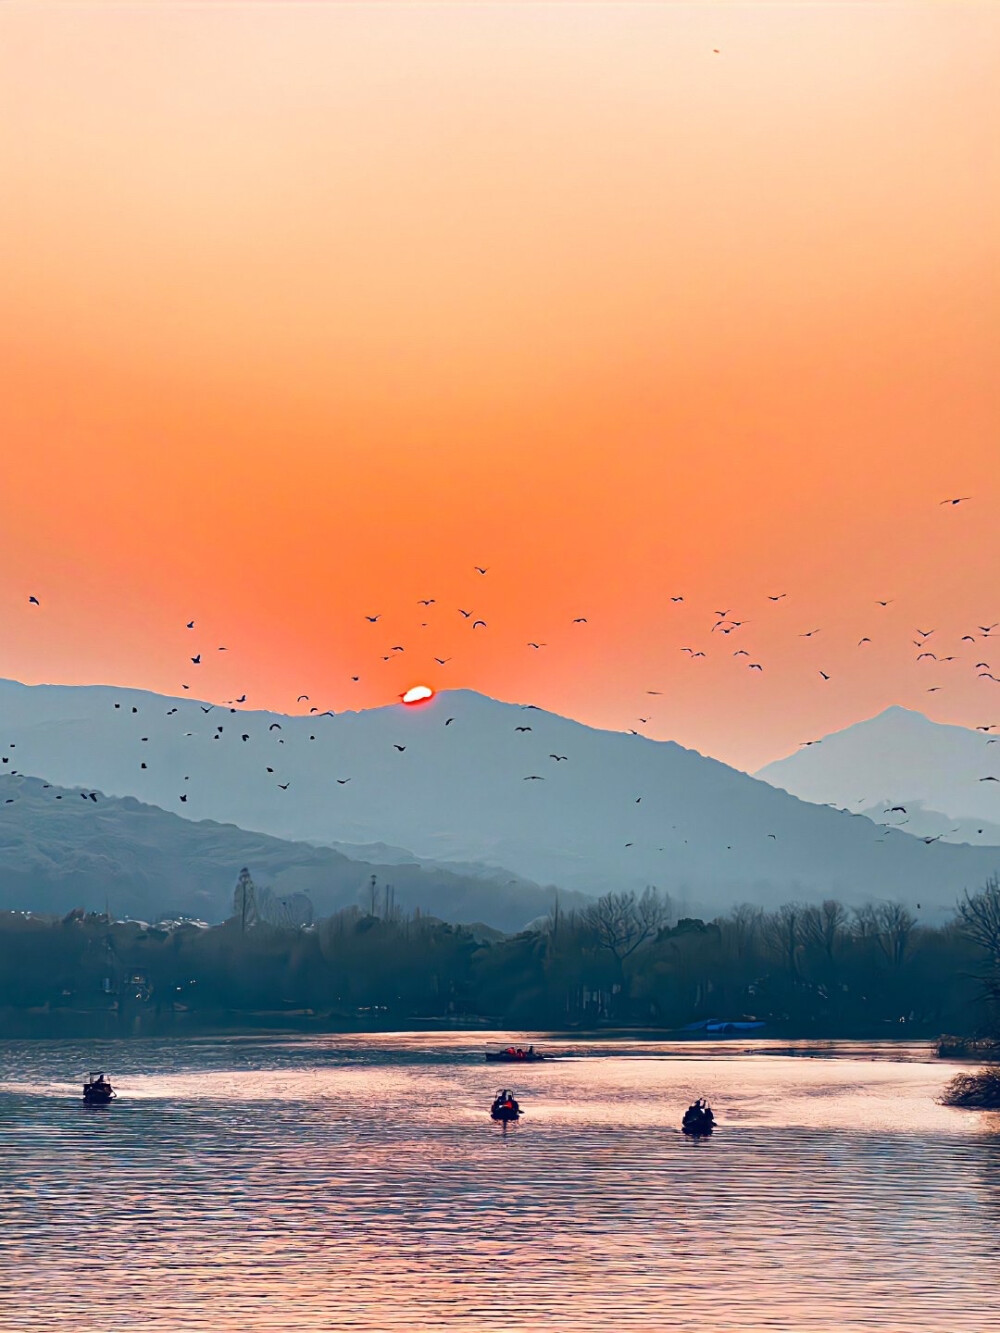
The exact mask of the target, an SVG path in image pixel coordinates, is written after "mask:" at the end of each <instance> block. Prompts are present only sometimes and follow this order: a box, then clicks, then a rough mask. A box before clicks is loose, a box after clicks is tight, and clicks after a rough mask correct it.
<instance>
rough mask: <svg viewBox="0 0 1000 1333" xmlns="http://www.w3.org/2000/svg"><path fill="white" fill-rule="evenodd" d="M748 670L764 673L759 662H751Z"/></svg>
mask: <svg viewBox="0 0 1000 1333" xmlns="http://www.w3.org/2000/svg"><path fill="white" fill-rule="evenodd" d="M703 656H704V654H703ZM747 670H748V671H763V670H764V668H763V667H762V666H761V664H760V663H759V662H750V663H748V664H747Z"/></svg>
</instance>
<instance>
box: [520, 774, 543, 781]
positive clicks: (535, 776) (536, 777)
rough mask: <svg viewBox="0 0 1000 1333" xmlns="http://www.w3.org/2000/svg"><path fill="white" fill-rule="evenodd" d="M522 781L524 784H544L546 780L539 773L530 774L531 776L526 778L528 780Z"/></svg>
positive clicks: (523, 779)
mask: <svg viewBox="0 0 1000 1333" xmlns="http://www.w3.org/2000/svg"><path fill="white" fill-rule="evenodd" d="M521 781H522V782H544V781H545V779H544V778H543V777H541V776H540V775H539V774H538V773H530V774H529V775H528V777H526V778H522V779H521Z"/></svg>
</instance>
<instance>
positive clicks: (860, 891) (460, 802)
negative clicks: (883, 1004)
mask: <svg viewBox="0 0 1000 1333" xmlns="http://www.w3.org/2000/svg"><path fill="white" fill-rule="evenodd" d="M449 719H451V720H450V721H449ZM244 736H246V737H247V739H246V740H243V737H244ZM556 756H558V758H557V757H556ZM0 757H2V758H5V759H6V760H8V761H9V762H8V763H7V764H6V765H5V766H4V767H5V769H10V768H14V767H16V768H17V769H19V770H20V771H22V772H29V773H33V774H36V775H39V776H42V777H45V778H46V779H47V780H48V781H53V782H57V783H60V784H62V785H64V786H86V787H88V788H94V789H99V790H101V791H104V792H107V793H109V794H112V795H117V796H129V795H131V796H141V797H142V798H143V799H144V800H146V801H148V802H152V803H155V804H157V805H161V806H163V807H164V808H166V809H170V810H172V811H175V812H176V813H178V814H183V816H184V817H185V818H186V819H188V820H191V819H212V820H217V821H220V822H225V823H235V824H237V825H239V826H240V827H241V828H244V829H252V830H257V831H260V832H263V833H268V834H271V835H272V836H275V837H279V838H283V839H291V840H295V841H309V842H315V843H333V842H341V843H344V842H347V843H353V844H365V843H372V842H385V843H387V844H391V845H392V846H394V847H396V848H405V849H407V850H409V851H411V852H413V853H414V854H415V855H416V856H418V857H420V858H426V859H432V860H435V861H439V862H440V861H447V862H454V861H461V862H484V863H487V864H489V865H493V866H504V867H509V868H510V870H511V871H512V872H514V874H517V875H522V876H525V877H527V878H529V879H532V880H534V881H535V882H536V883H540V884H545V885H547V884H556V885H559V886H562V887H568V888H573V889H578V890H582V891H584V892H590V893H600V892H603V891H605V890H607V889H621V888H642V887H643V886H644V885H646V884H656V885H658V886H659V887H660V888H662V889H665V890H667V891H668V892H670V893H671V894H672V895H673V896H674V898H675V899H677V900H679V902H680V904H681V906H682V908H686V909H689V910H698V911H708V912H712V911H718V910H721V909H723V908H725V907H726V906H728V905H730V904H731V903H733V902H734V901H739V900H744V899H752V900H754V901H757V902H760V903H763V904H765V905H766V904H774V903H777V902H780V901H786V900H788V899H790V898H797V899H815V898H818V897H823V896H827V895H835V896H839V897H842V898H844V899H845V900H847V901H855V902H856V901H859V900H863V899H866V898H868V897H872V896H876V897H903V898H907V899H910V900H914V901H916V900H919V901H920V902H922V903H923V904H924V907H925V908H927V907H929V906H931V905H934V906H937V907H943V906H948V905H950V904H951V903H953V902H954V899H955V897H956V895H957V894H959V893H960V892H961V891H962V890H963V889H964V888H966V887H972V886H975V885H977V884H979V883H980V882H981V881H982V880H983V879H984V878H985V876H986V875H987V874H988V873H990V872H991V871H992V870H993V869H994V868H995V867H996V866H997V865H998V864H1000V851H997V850H996V849H985V848H984V849H973V848H966V847H948V846H942V845H941V844H940V843H935V844H933V845H931V846H926V845H924V844H923V843H922V842H917V841H916V840H914V839H912V838H910V837H907V836H905V835H904V834H903V833H899V832H888V833H887V832H885V831H884V830H880V829H877V828H876V827H875V826H874V825H873V824H872V823H871V822H870V821H869V820H866V819H862V818H859V817H852V816H849V815H845V814H841V813H838V812H836V811H833V810H830V809H828V808H823V807H819V806H815V805H809V804H805V803H803V802H801V801H799V800H797V799H796V798H794V797H792V796H789V795H787V794H786V793H784V792H781V791H778V790H776V789H775V788H773V787H771V786H769V785H768V784H767V783H764V782H761V781H758V780H757V779H755V778H752V777H749V776H747V775H746V774H744V773H739V772H737V771H736V770H734V769H731V768H728V767H726V766H725V765H724V764H721V763H719V762H717V761H716V760H713V759H708V758H705V757H704V756H702V755H700V754H697V753H696V752H694V751H691V750H685V749H683V748H682V747H680V746H678V745H676V744H673V743H671V742H656V741H650V740H647V739H645V738H642V737H636V736H629V735H625V734H623V733H619V732H603V731H595V730H593V729H591V728H589V727H585V726H583V725H581V724H580V723H577V722H573V721H571V720H569V719H567V718H562V717H558V716H556V715H554V714H550V713H545V712H543V711H541V710H539V709H532V708H528V707H523V706H519V705H515V704H508V703H500V702H497V701H496V700H493V699H489V698H486V697H485V696H482V695H479V694H475V693H472V692H469V691H455V692H450V693H448V694H441V695H438V696H437V698H435V699H434V700H432V701H431V702H430V703H427V704H424V705H421V706H419V707H416V708H406V707H404V706H402V705H397V706H390V707H386V708H381V709H375V710H370V711H366V712H362V713H346V714H342V715H340V716H337V717H333V716H306V717H294V718H292V717H288V716H284V715H280V714H270V713H257V712H245V711H237V712H231V711H230V710H229V709H228V708H223V707H210V706H209V705H204V704H200V703H199V702H197V701H193V700H190V699H182V700H177V699H169V698H165V697H162V696H158V695H154V694H149V693H145V692H142V691H133V690H124V689H116V688H110V687H103V686H101V687H68V686H48V685H46V686H33V687H29V686H24V685H19V684H16V683H13V682H3V683H0ZM142 764H145V765H146V767H145V768H142V767H141V765H142ZM279 784H280V785H279ZM181 796H186V797H187V799H186V801H183V802H182V801H181V800H180V797H181ZM82 804H83V803H82V802H81V806H82ZM11 808H12V807H6V810H8V811H9V810H10V809H11ZM3 810H4V808H3V807H0V813H2V812H3ZM476 915H480V914H479V913H477V914H476Z"/></svg>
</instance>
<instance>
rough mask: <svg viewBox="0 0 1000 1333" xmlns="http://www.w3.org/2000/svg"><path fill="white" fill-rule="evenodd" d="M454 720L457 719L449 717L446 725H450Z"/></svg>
mask: <svg viewBox="0 0 1000 1333" xmlns="http://www.w3.org/2000/svg"><path fill="white" fill-rule="evenodd" d="M454 721H455V719H454V718H453V717H449V718H448V720H447V721H446V722H445V726H446V727H450V726H451V724H452V723H453V722H454Z"/></svg>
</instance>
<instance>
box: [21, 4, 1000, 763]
mask: <svg viewBox="0 0 1000 1333" xmlns="http://www.w3.org/2000/svg"><path fill="white" fill-rule="evenodd" d="M714 48H718V52H719V53H718V54H715V53H714ZM998 86H1000V8H998V7H997V6H993V5H987V4H978V5H973V4H968V5H961V4H947V5H944V4H942V5H906V4H901V5H893V6H889V5H886V6H881V5H877V4H861V5H841V4H837V5H833V4H831V5H826V6H820V5H804V4H802V5H780V4H779V5H768V6H754V5H745V6H735V5H734V6H730V5H718V6H710V5H698V6H683V5H659V6H654V5H628V4H616V5H614V6H612V5H607V6H599V5H574V4H571V3H560V4H549V5H544V4H539V5H528V4H507V5H494V6H488V5H482V6H478V5H474V4H469V5H461V4H451V5H422V4H419V3H413V4H406V5H369V6H361V5H354V6H346V5H345V6H334V5H326V6H321V5H314V6H310V5H292V6H280V5H271V6H268V5H250V4H245V5H241V4H238V3H234V4H231V5H203V6H202V5H197V4H192V5H183V6H175V5H154V4H141V3H140V4H133V5H117V4H114V5H112V4H109V5H104V6H97V5H93V6H89V5H83V4H79V5H73V6H63V5H46V4H33V5H26V4H23V5H19V4H12V5H5V6H4V7H3V9H2V11H0V123H2V125H3V129H2V130H0V143H2V149H0V152H2V160H3V179H4V189H3V193H2V196H0V291H2V293H3V298H2V308H3V312H4V313H3V319H2V320H0V382H2V384H3V391H2V394H0V488H2V509H0V515H2V523H0V607H2V608H3V610H2V616H3V619H2V622H0V675H6V676H12V677H17V678H21V679H27V680H41V679H46V680H64V681H113V682H120V683H127V684H135V685H143V686H146V687H149V688H155V689H161V690H164V691H170V692H177V691H178V689H179V685H180V683H181V682H188V683H190V684H191V686H192V691H197V692H199V693H201V694H204V695H208V696H212V697H220V698H221V697H226V696H228V695H230V694H236V693H242V692H243V691H244V690H246V691H247V692H248V693H249V694H250V696H251V702H252V703H255V704H257V705H259V706H269V707H291V706H294V700H295V696H296V695H297V694H299V693H301V692H302V691H308V692H309V693H310V694H311V695H312V696H313V699H314V700H315V699H320V700H322V701H323V702H324V706H326V705H327V704H328V705H329V706H332V707H335V708H338V709H339V708H344V707H350V706H368V705H373V704H377V703H382V702H385V701H387V700H391V699H393V698H394V697H395V696H396V694H397V693H398V692H399V691H401V690H403V689H405V688H406V687H407V686H408V685H410V684H413V683H414V682H415V681H417V680H427V681H428V682H429V683H430V684H431V685H434V686H436V687H445V686H447V685H463V686H470V687H473V688H477V689H481V690H484V691H486V692H488V693H491V694H494V695H497V696H499V697H502V698H511V699H527V698H530V699H532V700H534V701H536V702H538V703H540V704H543V705H545V706H547V707H552V708H555V709H557V710H559V711H562V712H565V713H570V714H572V715H574V716H577V717H580V718H582V719H583V720H585V721H589V722H593V723H597V724H600V725H608V726H615V727H622V728H627V727H635V728H636V729H637V730H641V731H643V732H644V733H645V734H649V735H654V736H661V737H673V738H676V739H678V740H680V741H682V742H683V743H685V744H688V745H693V746H695V747H697V748H699V749H702V750H704V751H706V752H708V753H712V754H716V755H718V756H719V757H720V758H724V759H726V760H728V761H730V762H735V763H738V764H740V765H745V766H756V765H757V764H759V763H762V762H764V761H766V760H767V759H770V758H773V757H775V756H776V755H777V754H780V753H783V752H785V751H787V750H788V749H791V748H794V746H795V745H796V744H797V743H798V742H799V741H801V740H804V739H807V738H810V737H812V736H814V735H818V734H821V733H822V732H824V731H827V730H830V729H832V728H834V727H837V726H840V725H844V724H846V723H847V722H849V721H852V720H854V719H855V718H857V717H859V716H863V715H866V714H868V713H871V712H873V711H876V710H877V709H878V708H881V707H883V706H885V705H886V704H889V703H896V702H900V703H906V704H909V705H910V706H913V707H918V708H921V709H923V710H924V711H926V712H928V713H929V715H931V716H933V717H937V718H940V719H942V720H955V721H963V722H967V723H979V722H992V721H998V722H1000V684H998V683H995V682H992V681H990V680H989V679H979V678H978V677H977V672H976V670H975V667H974V664H975V663H976V662H978V661H980V660H983V659H985V660H987V661H988V660H990V649H991V648H992V647H993V646H994V645H992V644H990V643H989V642H987V641H985V640H983V641H981V642H977V643H976V644H969V643H961V641H960V640H961V635H963V634H964V633H966V632H967V630H968V629H969V628H970V627H972V628H973V629H974V627H975V626H977V625H979V624H983V625H987V624H990V623H991V622H992V621H993V620H997V621H1000V583H998V579H997V569H998V552H1000V542H998V538H997V535H996V528H997V524H996V520H997V516H998V500H1000V475H998V474H1000V387H998V385H1000V377H998V374H997V362H998V357H997V351H998V348H1000V299H998V287H1000V207H998V204H1000V138H998V135H997V133H996V127H997V102H996V89H997V87H998ZM958 495H971V496H972V497H973V498H972V499H971V500H970V501H969V502H967V503H965V504H963V505H959V506H957V507H951V506H947V507H941V506H940V505H939V503H938V501H939V500H941V499H942V498H944V497H946V496H958ZM476 563H479V564H483V565H486V566H488V567H489V572H488V574H487V575H485V576H480V575H478V574H476V573H475V572H474V570H473V568H472V567H473V565H474V564H476ZM782 592H785V593H787V598H786V599H784V600H782V601H780V602H775V603H771V602H768V600H767V594H768V593H771V594H777V593H782ZM29 593H34V594H37V595H38V596H39V597H40V599H41V601H42V606H41V608H35V607H29V606H28V605H27V597H28V595H29ZM671 595H683V596H684V598H685V601H684V602H683V603H671V602H670V601H669V597H670V596H671ZM420 597H434V598H436V599H437V601H436V604H435V605H434V606H432V607H430V608H429V611H428V612H427V613H424V612H423V610H422V608H420V607H418V606H417V605H416V601H417V599H418V598H420ZM876 598H892V599H893V601H892V602H891V604H890V606H889V607H887V608H885V609H881V608H878V607H876V606H875V605H874V603H875V599H876ZM458 607H463V608H466V609H471V610H473V611H474V612H475V613H476V614H477V615H480V614H481V615H482V617H483V618H484V619H485V620H487V621H488V628H487V629H486V630H482V629H480V630H476V631H475V632H473V631H472V629H471V620H470V621H465V620H463V618H462V617H461V616H460V615H459V614H458V612H457V608H458ZM730 608H732V611H733V614H734V616H735V618H737V619H743V620H745V621H746V622H747V623H746V624H745V625H744V626H743V627H742V628H741V629H739V630H737V631H734V632H733V633H732V634H731V635H728V636H726V637H725V638H724V639H723V636H722V635H721V634H720V633H714V632H713V631H712V630H711V626H712V624H713V621H714V617H713V614H712V612H713V611H714V610H717V609H718V610H723V609H725V610H728V609H730ZM366 613H371V614H374V613H380V614H381V615H382V617H383V619H382V620H381V621H380V622H379V623H378V624H377V625H374V626H373V625H370V624H368V623H367V622H366V621H365V620H364V618H363V617H364V615H365V614H366ZM578 615H583V616H587V618H588V623H587V624H586V625H584V626H573V625H571V623H570V622H571V620H572V618H573V617H574V616H578ZM192 616H193V617H194V618H195V619H196V622H197V628H196V630H195V631H194V632H193V633H189V632H188V631H186V630H185V629H184V628H183V626H184V622H185V621H186V620H188V619H190V618H191V617H192ZM422 621H427V622H428V623H427V625H426V627H422V626H421V622H422ZM916 626H921V627H923V628H925V629H930V628H934V629H936V630H937V634H936V635H935V636H934V639H935V647H936V648H937V651H938V654H939V656H944V655H952V654H954V655H955V656H956V657H957V658H958V660H957V661H955V662H952V663H947V664H940V665H938V664H933V663H929V662H928V661H926V660H925V661H923V662H921V663H920V664H919V665H918V664H917V663H916V662H915V661H914V660H913V659H914V657H915V654H916V649H915V648H913V647H912V643H911V641H912V639H913V638H914V637H915V636H914V634H913V633H912V631H913V629H914V628H915V627H916ZM817 627H818V628H819V629H820V633H819V634H817V635H815V636H813V637H812V638H809V639H805V638H800V637H799V635H801V634H803V633H805V632H806V631H808V630H812V629H814V628H817ZM863 635H869V636H871V637H872V639H873V643H872V644H871V645H865V646H863V647H862V648H860V649H859V648H858V647H857V641H858V639H859V638H861V637H862V636H863ZM528 640H536V641H538V642H542V643H544V644H545V645H546V646H545V647H544V648H542V649H540V650H533V649H529V648H528V647H527V646H526V644H527V642H528ZM396 644H402V645H404V647H405V649H406V651H405V653H403V654H391V653H390V648H391V647H392V646H393V645H396ZM219 645H225V646H226V647H227V649H228V650H229V651H228V652H227V653H226V654H218V653H216V652H215V649H216V648H217V647H218V646H219ZM683 646H689V647H692V648H694V649H696V650H704V651H705V652H706V653H707V656H706V657H705V658H702V659H694V660H692V659H691V658H690V657H689V655H687V654H684V653H682V652H681V651H680V650H681V648H682V647H683ZM740 647H745V648H746V649H747V651H748V652H749V654H750V657H749V658H741V657H734V656H733V654H734V652H735V651H737V649H739V648H740ZM198 649H201V650H203V651H204V654H205V658H206V662H205V663H204V664H203V665H202V666H201V667H200V668H195V667H193V666H192V665H191V664H190V663H189V661H188V657H189V654H191V653H194V652H195V651H197V650H198ZM213 654H214V656H213ZM383 654H389V655H390V656H392V657H393V660H392V661H390V662H388V663H386V662H383V661H382V656H383ZM435 655H437V656H440V657H450V658H451V661H449V662H448V663H447V665H446V666H444V667H439V666H437V664H436V663H435V662H434V661H433V658H434V656H435ZM994 656H995V665H996V675H997V676H998V677H1000V650H997V651H996V652H995V654H994ZM210 657H211V659H212V660H211V661H210V662H209V661H208V659H209V658H210ZM749 661H755V662H760V663H761V665H762V666H763V668H764V670H763V671H761V672H751V671H750V670H749V669H748V662H749ZM820 670H823V671H826V672H827V673H828V674H829V676H830V680H829V681H824V680H823V679H822V677H821V676H820V674H819V672H820ZM352 675H360V677H361V680H360V682H359V683H357V684H355V683H353V682H352V681H351V679H350V677H351V676H352ZM932 686H933V687H940V688H938V689H935V691H934V692H931V693H928V690H929V689H930V688H931V687H932ZM647 689H658V690H662V691H663V694H662V695H660V696H657V697H653V696H648V695H646V693H645V691H646V690H647ZM640 716H644V717H649V718H650V721H649V722H648V723H643V724H640V723H639V722H638V721H637V718H638V717H640Z"/></svg>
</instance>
